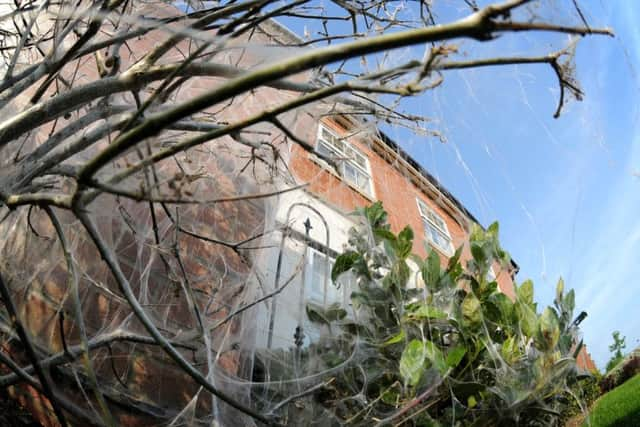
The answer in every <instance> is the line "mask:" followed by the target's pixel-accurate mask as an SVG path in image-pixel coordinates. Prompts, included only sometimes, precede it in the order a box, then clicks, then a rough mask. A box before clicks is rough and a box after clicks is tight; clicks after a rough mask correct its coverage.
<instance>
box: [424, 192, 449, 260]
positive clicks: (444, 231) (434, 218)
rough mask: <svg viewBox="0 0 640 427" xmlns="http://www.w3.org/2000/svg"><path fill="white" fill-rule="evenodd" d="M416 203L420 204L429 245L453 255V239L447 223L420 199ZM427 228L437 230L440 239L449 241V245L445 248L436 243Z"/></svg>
mask: <svg viewBox="0 0 640 427" xmlns="http://www.w3.org/2000/svg"><path fill="white" fill-rule="evenodd" d="M416 202H417V203H418V212H419V213H420V217H421V218H422V222H423V223H424V227H425V229H424V234H425V237H426V238H427V240H428V241H429V243H430V244H431V245H432V246H434V247H435V248H436V249H438V250H439V251H440V252H442V253H444V254H445V255H447V256H451V255H453V252H454V251H453V239H452V238H451V234H449V229H448V228H447V223H446V221H445V220H444V218H442V217H441V216H440V215H438V214H437V213H436V211H434V210H433V209H431V208H430V207H429V206H428V205H427V204H426V203H425V202H423V201H422V200H420V198H419V197H416ZM427 228H433V230H435V232H436V233H438V234H439V235H440V237H442V238H443V239H445V240H447V241H448V242H449V244H448V245H447V246H446V247H444V246H442V245H441V244H440V243H439V242H437V241H435V240H434V239H433V238H432V237H431V233H430V231H429V230H428V229H427Z"/></svg>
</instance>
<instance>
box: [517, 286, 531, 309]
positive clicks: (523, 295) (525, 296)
mask: <svg viewBox="0 0 640 427" xmlns="http://www.w3.org/2000/svg"><path fill="white" fill-rule="evenodd" d="M517 294H518V299H519V300H521V301H522V302H524V303H525V304H527V305H531V304H533V282H532V281H531V280H525V281H524V283H523V284H522V285H521V286H520V287H519V288H518V291H517Z"/></svg>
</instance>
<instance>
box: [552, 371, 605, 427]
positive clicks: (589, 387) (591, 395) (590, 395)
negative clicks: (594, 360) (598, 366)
mask: <svg viewBox="0 0 640 427" xmlns="http://www.w3.org/2000/svg"><path fill="white" fill-rule="evenodd" d="M601 379H602V375H600V373H598V372H597V371H595V372H592V373H591V375H587V376H585V377H582V378H576V379H574V380H572V381H569V383H568V385H569V389H568V390H567V391H565V393H564V394H563V397H564V400H565V406H564V407H563V408H562V411H561V412H562V418H561V421H562V423H561V425H563V424H565V423H566V422H567V421H568V420H569V419H571V418H573V417H575V416H576V415H579V414H586V413H587V412H588V410H589V408H591V405H592V404H593V403H594V402H595V401H596V399H598V397H600V395H601V391H600V386H599V383H600V380H601Z"/></svg>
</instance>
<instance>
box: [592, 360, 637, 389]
mask: <svg viewBox="0 0 640 427" xmlns="http://www.w3.org/2000/svg"><path fill="white" fill-rule="evenodd" d="M636 374H640V355H638V354H637V353H632V354H631V355H630V356H629V357H627V358H626V359H625V360H623V361H622V362H621V363H620V364H619V365H618V366H616V367H615V369H613V370H612V371H611V372H609V373H607V375H605V377H604V378H602V380H601V381H600V389H601V390H602V392H603V393H606V392H608V391H610V390H613V389H614V388H616V387H618V386H620V385H622V384H623V383H624V382H625V381H627V380H629V379H630V378H633V377H634V376H635V375H636Z"/></svg>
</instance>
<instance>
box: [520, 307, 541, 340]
mask: <svg viewBox="0 0 640 427" xmlns="http://www.w3.org/2000/svg"><path fill="white" fill-rule="evenodd" d="M516 312H517V314H518V320H519V324H520V329H521V330H522V332H523V333H524V334H525V335H526V336H527V337H533V336H534V335H535V333H536V328H537V325H538V316H537V315H536V313H535V312H534V311H533V310H532V309H531V307H530V306H529V305H527V304H525V303H523V302H522V301H518V302H517V304H516Z"/></svg>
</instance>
